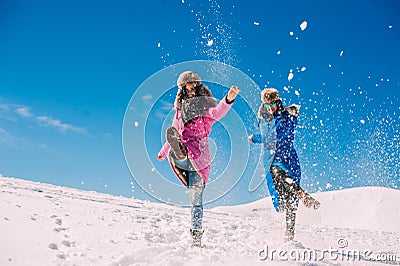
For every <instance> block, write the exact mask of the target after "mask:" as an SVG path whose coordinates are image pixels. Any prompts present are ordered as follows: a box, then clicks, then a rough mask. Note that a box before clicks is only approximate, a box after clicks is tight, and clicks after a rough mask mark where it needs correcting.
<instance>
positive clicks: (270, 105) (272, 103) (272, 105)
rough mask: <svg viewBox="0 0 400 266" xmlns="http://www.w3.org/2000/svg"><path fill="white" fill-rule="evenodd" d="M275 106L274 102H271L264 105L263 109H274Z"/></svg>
mask: <svg viewBox="0 0 400 266" xmlns="http://www.w3.org/2000/svg"><path fill="white" fill-rule="evenodd" d="M275 106H276V101H273V102H271V103H264V107H265V108H268V107H275Z"/></svg>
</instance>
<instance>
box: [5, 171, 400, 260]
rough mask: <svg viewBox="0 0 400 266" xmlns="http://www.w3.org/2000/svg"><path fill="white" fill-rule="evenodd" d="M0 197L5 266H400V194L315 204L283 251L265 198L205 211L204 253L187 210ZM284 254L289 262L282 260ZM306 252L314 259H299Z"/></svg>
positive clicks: (38, 191) (73, 198)
mask: <svg viewBox="0 0 400 266" xmlns="http://www.w3.org/2000/svg"><path fill="white" fill-rule="evenodd" d="M0 191H1V193H0V209H1V214H0V238H1V241H0V265H222V264H226V265H244V264H246V263H248V264H249V265H265V264H267V263H268V264H271V263H272V264H279V265H281V264H288V265H291V264H293V263H300V264H303V263H305V262H307V261H308V262H309V263H312V264H313V265H338V264H354V263H355V264H360V265H365V264H370V263H372V262H370V261H369V259H370V258H378V259H379V260H381V261H380V262H374V263H373V264H376V265H379V264H382V265H383V264H387V263H389V264H399V262H398V261H396V258H397V260H399V259H400V247H399V246H400V245H399V243H400V229H399V223H398V222H397V223H396V221H398V220H399V218H400V217H399V207H398V204H397V203H398V202H399V200H400V191H397V190H390V189H385V188H377V187H368V188H357V189H348V190H342V191H333V192H324V193H317V194H314V196H315V197H316V198H318V199H319V200H320V201H321V202H322V207H321V209H320V210H318V211H313V210H306V209H305V208H304V207H302V206H300V209H299V212H298V220H297V221H298V223H297V228H296V230H297V231H296V232H297V234H296V240H297V241H295V242H291V243H283V229H282V228H283V217H282V216H281V215H280V214H277V213H275V211H274V210H273V208H272V205H271V202H270V199H268V198H267V199H262V200H260V201H257V202H253V203H250V204H245V205H241V206H232V207H218V208H215V209H212V210H205V214H204V215H205V221H204V228H205V229H206V231H205V235H204V248H201V249H192V248H189V246H188V243H189V210H188V209H186V208H181V207H175V206H169V205H166V204H159V203H151V202H147V201H140V200H135V199H129V198H124V197H116V196H111V195H106V194H100V193H96V192H86V191H80V190H76V189H71V188H65V187H57V186H53V185H48V184H41V183H34V182H30V181H25V180H20V179H15V178H5V177H3V176H0ZM182 193H184V192H183V191H182ZM329 249H330V253H324V252H325V250H326V251H327V252H328V251H329ZM279 250H280V251H285V252H286V253H279V254H280V256H278V255H277V254H278V251H279ZM349 250H350V251H359V254H355V253H354V252H353V253H350V254H348V251H349ZM301 252H303V253H304V252H310V253H312V254H314V255H316V257H314V258H311V259H310V258H308V259H307V260H305V259H304V258H303V259H302V258H301V257H297V258H296V257H295V255H296V254H300V253H301ZM266 254H268V255H269V256H268V258H266ZM285 254H286V255H285ZM263 259H265V260H263Z"/></svg>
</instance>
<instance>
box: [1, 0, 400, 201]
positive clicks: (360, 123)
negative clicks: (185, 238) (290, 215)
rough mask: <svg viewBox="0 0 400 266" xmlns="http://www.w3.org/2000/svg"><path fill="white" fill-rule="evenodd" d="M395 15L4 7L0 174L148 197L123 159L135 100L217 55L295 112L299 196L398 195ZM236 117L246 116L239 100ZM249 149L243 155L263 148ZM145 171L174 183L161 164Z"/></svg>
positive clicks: (306, 8) (235, 197)
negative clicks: (373, 191) (158, 76)
mask: <svg viewBox="0 0 400 266" xmlns="http://www.w3.org/2000/svg"><path fill="white" fill-rule="evenodd" d="M399 8H400V4H399V2H398V1H395V0H394V1H377V0H376V1H366V2H364V3H363V4H360V3H359V1H334V2H332V1H330V2H326V1H255V0H250V1H216V0H212V1H187V0H185V1H178V0H176V1H172V0H162V1H142V2H140V3H137V2H135V1H74V0H73V1H46V0H44V1H28V0H17V1H11V0H5V1H1V4H0V36H1V37H0V39H1V41H0V158H1V163H0V173H2V174H3V175H5V176H15V177H20V178H24V179H29V180H34V181H41V182H46V183H52V184H57V185H61V186H69V187H76V188H80V189H85V190H95V191H99V192H104V193H110V194H115V195H124V196H127V197H135V198H139V199H150V200H154V199H153V198H152V197H150V196H149V195H148V194H147V193H146V192H143V191H142V189H141V188H140V186H139V185H138V184H137V183H136V181H134V179H133V178H132V176H131V173H130V171H129V169H128V166H127V164H126V162H125V157H124V152H123V147H122V126H123V122H124V116H125V111H126V110H127V107H128V105H129V102H130V100H131V97H132V95H134V93H135V90H136V89H137V88H139V87H140V86H141V84H142V83H143V82H145V81H146V80H147V79H148V78H149V77H150V76H152V75H153V74H155V73H157V72H158V71H160V70H162V69H164V68H166V67H168V66H171V65H174V64H178V63H181V62H186V61H191V60H217V61H219V62H222V63H226V64H229V65H231V66H233V67H235V68H237V69H239V70H241V71H242V72H243V73H245V74H246V75H248V76H249V77H250V78H251V79H252V80H253V81H254V82H255V83H256V84H258V86H259V87H260V88H264V87H265V86H274V87H276V88H277V89H279V90H280V91H281V92H282V97H283V99H284V102H285V103H286V104H289V103H299V104H301V106H302V107H301V111H302V113H301V120H300V124H299V129H298V134H297V136H296V145H297V147H298V153H299V156H300V160H301V163H302V169H303V181H302V182H303V185H304V186H305V187H306V188H307V189H308V190H309V191H312V192H314V191H318V190H332V189H342V188H347V187H353V186H366V185H382V186H387V187H392V188H398V187H399V185H400V183H399V170H398V169H396V168H397V165H398V163H399V159H398V157H400V156H399V154H398V148H399V132H398V127H399V126H398V125H399V116H400V110H399V106H400V105H399V96H400V92H399V89H400V84H399V83H400V78H399V77H400V64H399V62H400V53H399V49H398V47H399V44H400V14H399V13H398V10H399ZM303 21H306V22H307V27H306V28H305V29H304V30H302V29H301V28H300V24H301V23H302V22H303ZM211 41H212V43H211ZM290 71H292V73H293V74H294V76H293V79H291V80H290V81H289V80H288V74H289V73H290ZM172 78H173V77H172ZM173 79H174V78H173ZM228 83H229V82H228ZM210 87H211V89H213V87H212V84H210ZM168 89H169V88H166V94H165V95H164V96H163V97H164V98H163V99H160V100H166V101H167V102H168V101H170V100H173V98H174V95H175V93H176V87H175V88H172V89H171V90H170V91H168V92H167V90H168ZM174 89H175V90H174ZM215 89H216V91H215V93H214V94H215V96H216V97H217V98H219V99H220V98H222V97H223V94H224V93H225V92H226V91H224V90H223V89H221V90H217V88H215ZM168 95H169V96H168ZM253 96H254V98H255V99H258V97H259V95H258V94H257V93H254V95H253ZM157 106H158V105H157ZM157 106H156V107H155V108H157ZM160 108H164V106H160ZM243 108H244V109H243ZM162 111H163V112H164V116H163V117H164V119H165V117H167V115H168V112H167V111H165V110H164V109H162ZM235 112H236V113H238V114H239V115H240V114H243V113H246V110H245V107H243V105H241V104H240V100H239V101H238V104H236V106H235ZM241 118H242V119H243V120H244V121H245V124H246V129H247V130H248V131H249V132H251V131H252V130H255V126H254V125H255V121H252V119H251V118H249V119H247V120H246V119H245V118H243V115H242V116H241ZM163 123H164V125H165V123H167V122H165V121H164V122H163ZM220 132H221V133H220ZM162 134H163V132H162V129H161V128H160V129H158V128H156V129H155V131H154V132H152V133H149V135H148V136H146V137H147V138H149V139H150V140H152V139H155V140H156V141H155V142H154V143H152V142H151V141H150V144H149V151H151V152H153V151H154V152H156V151H157V145H160V143H161V140H162ZM213 134H214V135H215V138H216V139H220V138H223V136H225V135H224V133H223V132H222V131H218V128H217V129H216V130H215V132H213ZM227 147H230V146H229V145H228V146H227ZM249 149H250V152H251V155H250V157H251V158H252V160H253V158H255V157H256V156H257V155H256V153H257V152H259V150H257V148H256V147H251V146H249ZM223 154H224V153H223V152H222V151H221V155H222V156H221V164H222V165H223V164H224V163H223V162H224V159H226V158H225V157H226V156H225V155H223ZM149 156H150V157H151V156H153V157H154V158H155V156H156V154H154V155H149ZM154 158H152V159H151V160H154ZM228 159H229V158H228ZM228 159H226V160H228ZM154 167H155V168H157V171H159V172H163V173H164V174H165V175H170V174H171V173H170V172H168V171H170V170H169V168H168V165H167V164H166V162H163V163H159V162H154ZM249 167H250V168H252V169H254V168H256V166H252V165H251V163H250V166H249ZM215 168H216V169H218V166H217V165H216V167H215ZM135 171H136V169H135ZM139 171H140V170H139ZM220 171H223V167H222V168H221V169H220ZM146 174H147V170H143V175H144V176H145V175H146ZM215 176H217V174H216V173H215V175H214V178H215ZM171 178H172V177H171ZM250 179H251V177H250V176H244V177H243V178H242V179H241V180H240V182H239V183H238V185H237V186H236V187H235V188H234V189H233V190H232V191H231V192H230V193H229V194H228V195H226V196H225V197H224V198H222V199H221V200H220V201H219V202H217V203H215V204H216V205H218V204H237V203H243V202H248V201H252V200H255V199H257V198H260V197H262V196H264V195H265V193H266V192H265V187H262V186H261V187H260V188H259V189H257V190H256V191H255V192H252V193H250V192H249V191H248V184H249V182H250V181H249V180H250ZM183 191H184V189H182V194H184V192H183Z"/></svg>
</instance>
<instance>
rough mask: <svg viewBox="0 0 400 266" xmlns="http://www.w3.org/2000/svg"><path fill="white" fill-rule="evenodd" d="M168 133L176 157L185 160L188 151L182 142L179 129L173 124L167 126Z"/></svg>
mask: <svg viewBox="0 0 400 266" xmlns="http://www.w3.org/2000/svg"><path fill="white" fill-rule="evenodd" d="M166 135H167V141H168V143H169V145H170V146H171V150H172V151H173V153H174V154H175V157H176V158H177V159H178V160H184V159H185V158H186V155H187V153H186V149H185V146H184V145H183V144H182V142H181V138H180V135H179V132H178V130H177V129H176V128H174V127H173V126H170V127H168V128H167V132H166Z"/></svg>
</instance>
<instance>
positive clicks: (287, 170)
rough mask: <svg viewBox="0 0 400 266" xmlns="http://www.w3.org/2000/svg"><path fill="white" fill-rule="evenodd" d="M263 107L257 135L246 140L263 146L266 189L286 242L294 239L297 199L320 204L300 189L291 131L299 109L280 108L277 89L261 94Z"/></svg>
mask: <svg viewBox="0 0 400 266" xmlns="http://www.w3.org/2000/svg"><path fill="white" fill-rule="evenodd" d="M261 101H262V104H261V106H260V108H259V111H258V117H259V127H260V134H253V135H251V136H249V137H248V139H249V141H251V142H253V143H261V144H263V146H264V156H263V163H264V168H265V172H266V179H267V184H268V189H269V192H270V195H271V197H272V201H273V204H274V207H275V209H276V210H277V211H279V212H284V213H285V215H286V232H285V240H286V241H290V240H293V239H294V227H295V219H296V211H297V202H298V199H300V200H301V201H302V203H303V204H304V205H305V206H306V207H308V208H310V207H313V208H314V209H317V208H318V207H319V206H320V203H319V202H318V201H317V200H315V199H314V198H312V197H311V196H310V195H309V194H307V193H306V192H305V191H304V190H303V189H302V188H301V187H300V179H301V169H300V162H299V158H298V156H297V153H296V150H295V148H294V131H295V127H296V125H297V119H298V116H299V106H297V105H291V106H288V107H283V106H282V100H281V98H280V96H279V93H278V91H277V90H276V89H273V88H267V89H264V90H263V91H262V92H261Z"/></svg>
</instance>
